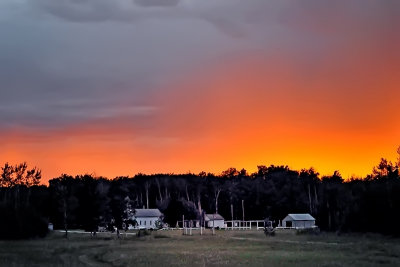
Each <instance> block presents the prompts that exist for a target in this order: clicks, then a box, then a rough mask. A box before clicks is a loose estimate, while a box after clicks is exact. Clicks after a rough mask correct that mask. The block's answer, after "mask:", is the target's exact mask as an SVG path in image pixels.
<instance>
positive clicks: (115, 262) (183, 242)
mask: <svg viewBox="0 0 400 267" xmlns="http://www.w3.org/2000/svg"><path fill="white" fill-rule="evenodd" d="M399 257H400V242H399V240H398V239H390V238H386V237H382V236H374V235H372V236H365V235H364V236H361V235H345V236H339V237H338V236H335V235H333V234H321V235H318V236H309V235H295V234H293V233H285V232H278V233H277V235H276V236H274V237H265V236H264V234H263V232H262V231H234V232H232V231H217V232H216V235H215V236H213V235H211V232H210V231H209V230H208V231H207V232H206V234H205V235H203V236H200V235H199V233H198V232H194V235H193V236H183V235H182V232H181V231H158V232H152V234H151V235H149V236H143V237H140V238H138V237H135V236H132V235H130V236H127V237H125V238H123V239H117V238H116V236H115V235H111V234H109V233H100V234H98V236H97V237H96V238H91V237H90V235H87V234H70V238H69V239H68V240H66V239H64V238H63V234H62V233H59V232H53V233H52V234H51V235H49V236H48V237H47V238H45V239H38V240H29V241H1V242H0V266H157V265H159V266H170V265H174V266H186V265H191V266H221V265H225V266H242V265H248V266H293V265H296V266H352V267H354V266H378V265H381V266H400V258H399Z"/></svg>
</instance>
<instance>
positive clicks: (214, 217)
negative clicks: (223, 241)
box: [204, 213, 226, 228]
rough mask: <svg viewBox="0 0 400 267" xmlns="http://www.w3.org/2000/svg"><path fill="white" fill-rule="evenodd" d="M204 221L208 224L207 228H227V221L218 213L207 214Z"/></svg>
mask: <svg viewBox="0 0 400 267" xmlns="http://www.w3.org/2000/svg"><path fill="white" fill-rule="evenodd" d="M204 220H205V222H206V224H207V227H210V228H211V227H214V228H226V224H225V219H224V217H222V216H221V215H219V214H218V213H216V214H206V216H205V217H204Z"/></svg>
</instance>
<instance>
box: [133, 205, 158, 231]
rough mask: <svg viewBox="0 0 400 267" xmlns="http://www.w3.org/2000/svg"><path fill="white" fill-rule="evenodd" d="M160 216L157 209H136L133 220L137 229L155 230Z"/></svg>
mask: <svg viewBox="0 0 400 267" xmlns="http://www.w3.org/2000/svg"><path fill="white" fill-rule="evenodd" d="M162 216H163V214H162V213H161V212H160V210H159V209H136V210H135V215H134V216H133V219H135V220H136V222H137V228H139V229H156V228H157V225H156V222H157V221H161V220H162Z"/></svg>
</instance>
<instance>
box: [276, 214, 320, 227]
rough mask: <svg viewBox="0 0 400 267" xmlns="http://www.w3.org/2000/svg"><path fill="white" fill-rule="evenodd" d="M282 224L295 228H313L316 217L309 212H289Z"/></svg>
mask: <svg viewBox="0 0 400 267" xmlns="http://www.w3.org/2000/svg"><path fill="white" fill-rule="evenodd" d="M282 226H283V227H293V228H313V227H315V219H314V217H313V216H311V215H310V214H308V213H304V214H288V215H287V216H286V217H285V218H284V219H283V220H282Z"/></svg>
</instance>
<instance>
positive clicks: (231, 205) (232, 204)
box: [231, 201, 233, 226]
mask: <svg viewBox="0 0 400 267" xmlns="http://www.w3.org/2000/svg"><path fill="white" fill-rule="evenodd" d="M231 218H232V226H233V204H232V201H231Z"/></svg>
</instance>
